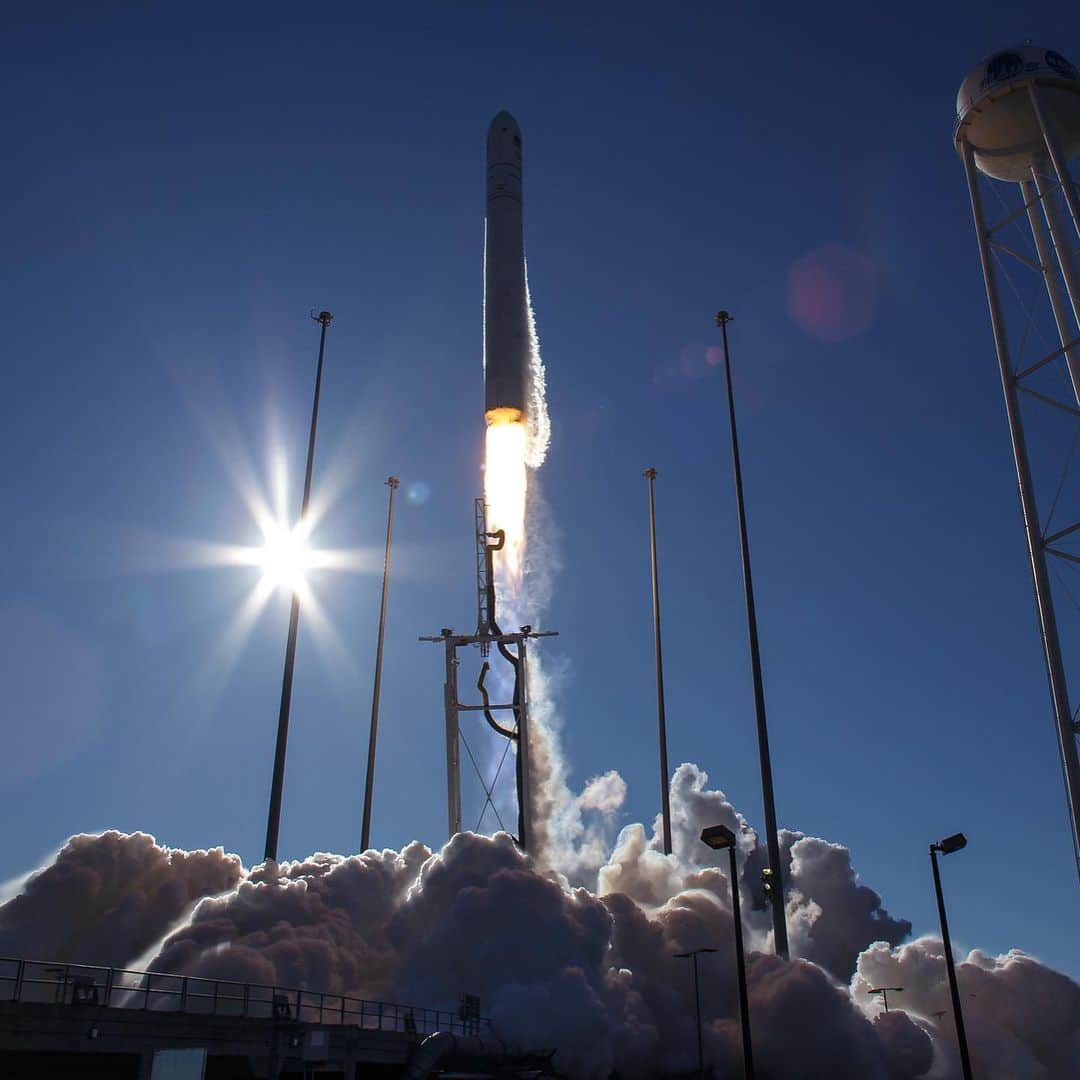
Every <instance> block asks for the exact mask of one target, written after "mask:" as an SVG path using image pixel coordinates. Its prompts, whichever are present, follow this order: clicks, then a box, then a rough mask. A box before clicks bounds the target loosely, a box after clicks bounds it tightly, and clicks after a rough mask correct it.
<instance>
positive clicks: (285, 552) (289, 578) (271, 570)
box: [255, 521, 315, 593]
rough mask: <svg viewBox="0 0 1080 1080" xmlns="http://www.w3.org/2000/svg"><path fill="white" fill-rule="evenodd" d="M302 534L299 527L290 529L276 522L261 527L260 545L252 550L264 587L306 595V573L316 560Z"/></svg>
mask: <svg viewBox="0 0 1080 1080" xmlns="http://www.w3.org/2000/svg"><path fill="white" fill-rule="evenodd" d="M305 533H306V530H303V529H301V527H300V526H295V527H293V528H289V527H288V526H286V525H282V524H281V523H279V522H276V521H273V522H268V523H266V524H265V525H264V526H263V544H262V547H260V548H256V549H255V563H256V565H257V566H258V567H259V568H260V569H261V570H262V574H263V582H264V583H265V584H266V585H268V586H270V587H272V588H280V589H287V590H288V591H289V592H293V593H299V592H306V586H307V572H308V570H310V569H311V567H312V566H313V565H314V561H315V560H314V552H313V550H312V548H311V547H310V545H309V544H308V542H307V536H306V535H305Z"/></svg>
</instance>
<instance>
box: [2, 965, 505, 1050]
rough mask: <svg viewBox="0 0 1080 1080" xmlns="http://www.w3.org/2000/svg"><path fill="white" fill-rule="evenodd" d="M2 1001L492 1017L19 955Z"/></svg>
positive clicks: (430, 1025)
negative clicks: (65, 962)
mask: <svg viewBox="0 0 1080 1080" xmlns="http://www.w3.org/2000/svg"><path fill="white" fill-rule="evenodd" d="M3 1001H20V1002H37V1003H53V1004H67V1005H100V1006H105V1007H107V1008H111V1009H139V1010H146V1009H152V1010H157V1011H162V1012H179V1013H188V1014H193V1015H201V1016H222V1017H252V1018H261V1019H274V1020H279V1021H283V1022H284V1021H299V1022H304V1023H312V1024H352V1025H354V1026H356V1027H361V1028H367V1029H373V1030H378V1031H400V1032H404V1033H406V1034H417V1035H427V1034H431V1033H433V1032H436V1031H452V1032H455V1033H457V1034H464V1035H477V1034H479V1033H480V1031H481V1030H482V1029H483V1030H487V1029H489V1028H490V1026H491V1022H490V1021H489V1020H487V1019H485V1018H483V1017H479V1016H476V1015H471V1013H470V1010H468V1009H464V1010H458V1011H452V1010H447V1009H427V1008H422V1007H420V1006H416V1005H403V1004H401V1003H400V1002H389V1001H368V1000H366V999H365V998H356V997H350V996H348V995H346V994H328V993H323V992H322V991H318V990H301V989H298V988H296V987H285V986H272V985H269V984H266V983H239V982H229V981H228V980H225V979H206V978H201V977H199V976H195V975H169V974H166V973H164V972H160V971H133V970H130V969H128V968H110V967H98V966H95V965H92V964H58V963H52V962H49V961H47V960H20V959H18V958H16V957H0V1002H3ZM463 1013H464V1014H465V1015H463Z"/></svg>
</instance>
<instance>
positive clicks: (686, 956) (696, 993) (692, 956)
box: [674, 946, 716, 1076]
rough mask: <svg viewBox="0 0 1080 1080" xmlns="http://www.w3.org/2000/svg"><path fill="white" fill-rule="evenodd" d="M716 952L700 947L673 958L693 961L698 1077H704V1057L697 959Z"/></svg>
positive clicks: (678, 953) (706, 947)
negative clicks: (702, 955) (701, 955)
mask: <svg viewBox="0 0 1080 1080" xmlns="http://www.w3.org/2000/svg"><path fill="white" fill-rule="evenodd" d="M706 952H716V950H715V949H710V948H708V946H702V947H701V948H700V949H691V950H690V952H677V953H675V954H674V955H675V958H676V959H677V960H687V959H690V960H693V961H694V1013H695V1015H696V1016H697V1071H698V1076H704V1075H705V1055H704V1053H703V1051H702V1048H701V987H700V984H699V983H698V970H697V958H698V956H699V955H700V954H701V953H706Z"/></svg>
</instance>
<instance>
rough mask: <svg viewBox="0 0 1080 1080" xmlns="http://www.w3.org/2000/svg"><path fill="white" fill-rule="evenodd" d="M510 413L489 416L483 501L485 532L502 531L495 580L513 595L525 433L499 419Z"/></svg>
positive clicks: (517, 578) (521, 536)
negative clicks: (484, 507) (486, 526)
mask: <svg viewBox="0 0 1080 1080" xmlns="http://www.w3.org/2000/svg"><path fill="white" fill-rule="evenodd" d="M509 411H510V410H501V409H500V410H495V409H493V410H492V411H491V412H490V413H488V418H487V419H488V427H487V445H486V448H485V467H484V500H485V501H486V502H487V512H488V528H489V529H490V530H492V531H494V530H495V529H502V530H503V532H505V533H506V544H505V546H504V548H503V549H502V551H501V552H500V555H501V558H500V559H499V560H498V561H497V562H496V570H495V572H496V576H497V578H499V579H501V580H500V581H499V584H500V585H501V586H502V587H503V589H504V590H509V592H510V593H511V594H512V595H516V594H517V593H518V592H519V591H520V588H521V576H522V571H523V569H524V562H525V492H526V486H527V484H526V478H525V456H526V451H527V448H528V447H527V444H528V433H527V432H526V430H525V425H524V424H523V423H522V422H521V421H520V420H519V419H517V418H516V417H515V418H513V419H511V418H509V417H508V416H505V415H502V414H503V413H504V412H509Z"/></svg>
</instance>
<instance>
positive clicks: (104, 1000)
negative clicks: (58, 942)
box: [0, 958, 551, 1080]
mask: <svg viewBox="0 0 1080 1080" xmlns="http://www.w3.org/2000/svg"><path fill="white" fill-rule="evenodd" d="M176 1050H193V1051H199V1050H202V1051H205V1078H206V1080H232V1078H234V1077H236V1078H239V1077H244V1078H259V1080H264V1078H265V1080H276V1078H278V1077H283V1076H311V1075H313V1074H314V1075H319V1076H326V1077H328V1078H329V1077H332V1076H337V1077H341V1078H342V1080H345V1078H349V1080H352V1078H353V1077H380V1076H387V1077H390V1076H403V1075H408V1076H416V1077H422V1076H427V1075H428V1074H429V1072H430V1071H431V1070H432V1069H433V1068H435V1067H436V1066H439V1067H446V1066H452V1067H454V1068H463V1069H467V1070H469V1071H470V1074H472V1075H477V1076H483V1075H488V1074H491V1075H494V1074H496V1073H497V1074H498V1075H500V1076H502V1075H505V1076H517V1075H518V1074H519V1072H523V1073H525V1074H527V1075H530V1076H542V1075H546V1074H547V1072H548V1065H549V1064H550V1061H549V1059H550V1056H551V1055H550V1054H541V1055H539V1056H537V1055H528V1054H521V1053H516V1052H514V1051H513V1050H511V1049H510V1048H508V1047H506V1046H505V1045H504V1044H503V1043H502V1042H500V1041H499V1040H498V1039H497V1038H496V1037H495V1035H494V1032H493V1030H492V1028H491V1024H490V1021H488V1020H486V1019H484V1018H483V1017H481V1016H480V1015H479V1001H478V1000H477V999H476V998H471V997H467V996H465V995H462V1004H461V1007H460V1008H459V1009H458V1010H457V1011H454V1010H432V1009H428V1008H424V1007H419V1006H412V1005H402V1004H397V1003H392V1002H378V1001H367V1000H364V999H360V998H355V997H350V996H348V995H342V994H330V993H323V992H320V991H311V990H303V989H295V988H285V987H277V986H265V985H260V984H254V983H234V982H227V981H225V980H214V979H204V978H197V977H194V976H186V975H172V974H166V973H162V972H145V971H127V970H122V969H118V968H103V967H93V966H89V965H84V964H52V963H47V962H40V961H29V960H20V959H17V958H0V1076H2V1077H4V1080H17V1078H22V1077H27V1078H30V1077H33V1078H37V1077H40V1076H71V1077H103V1078H104V1077H108V1078H110V1080H121V1078H124V1077H130V1078H132V1080H151V1078H152V1077H153V1074H154V1060H155V1055H160V1054H161V1052H162V1051H176ZM195 1056H196V1057H200V1056H201V1055H199V1054H196V1055H195ZM175 1075H176V1074H175V1073H171V1074H170V1076H175ZM155 1080H156V1078H155Z"/></svg>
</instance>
